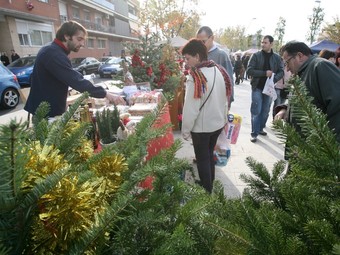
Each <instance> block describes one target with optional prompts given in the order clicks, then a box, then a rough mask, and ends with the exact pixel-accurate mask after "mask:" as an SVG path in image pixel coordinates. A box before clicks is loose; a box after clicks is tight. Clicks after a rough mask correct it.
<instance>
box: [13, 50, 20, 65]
mask: <svg viewBox="0 0 340 255" xmlns="http://www.w3.org/2000/svg"><path fill="white" fill-rule="evenodd" d="M11 53H12V54H11V60H12V62H14V61H15V60H17V59H19V58H20V56H19V55H18V53H16V52H15V50H11Z"/></svg>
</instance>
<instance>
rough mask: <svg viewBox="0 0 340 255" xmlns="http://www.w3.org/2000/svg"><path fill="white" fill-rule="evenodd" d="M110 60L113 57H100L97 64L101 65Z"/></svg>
mask: <svg viewBox="0 0 340 255" xmlns="http://www.w3.org/2000/svg"><path fill="white" fill-rule="evenodd" d="M110 58H114V57H112V56H105V57H101V58H100V59H99V62H100V63H101V64H104V63H105V62H106V61H107V60H109V59H110Z"/></svg>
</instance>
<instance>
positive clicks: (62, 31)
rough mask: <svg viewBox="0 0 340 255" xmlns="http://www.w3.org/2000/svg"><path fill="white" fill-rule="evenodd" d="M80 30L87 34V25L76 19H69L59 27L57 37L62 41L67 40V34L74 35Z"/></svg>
mask: <svg viewBox="0 0 340 255" xmlns="http://www.w3.org/2000/svg"><path fill="white" fill-rule="evenodd" d="M78 31H82V32H84V33H85V35H87V31H86V29H85V27H83V26H82V25H81V24H79V23H78V22H76V21H74V20H70V21H67V22H65V23H63V24H62V25H61V27H60V28H59V29H58V31H57V34H56V38H57V39H58V40H60V41H62V42H65V41H66V39H65V35H68V36H71V37H72V36H74V35H75V34H76V33H77V32H78Z"/></svg>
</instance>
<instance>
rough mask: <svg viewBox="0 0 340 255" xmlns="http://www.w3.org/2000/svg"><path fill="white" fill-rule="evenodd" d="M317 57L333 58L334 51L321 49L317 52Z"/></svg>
mask: <svg viewBox="0 0 340 255" xmlns="http://www.w3.org/2000/svg"><path fill="white" fill-rule="evenodd" d="M319 57H321V58H325V59H330V58H335V52H334V51H330V50H327V49H323V50H321V51H320V52H319Z"/></svg>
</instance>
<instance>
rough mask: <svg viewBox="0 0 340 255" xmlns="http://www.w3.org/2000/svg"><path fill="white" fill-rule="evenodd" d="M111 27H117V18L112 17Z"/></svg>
mask: <svg viewBox="0 0 340 255" xmlns="http://www.w3.org/2000/svg"><path fill="white" fill-rule="evenodd" d="M109 26H110V27H115V26H116V23H115V18H114V17H110V20H109Z"/></svg>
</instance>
